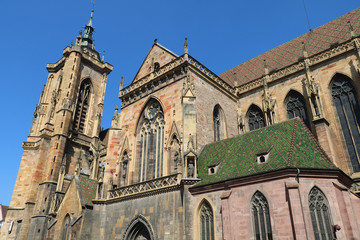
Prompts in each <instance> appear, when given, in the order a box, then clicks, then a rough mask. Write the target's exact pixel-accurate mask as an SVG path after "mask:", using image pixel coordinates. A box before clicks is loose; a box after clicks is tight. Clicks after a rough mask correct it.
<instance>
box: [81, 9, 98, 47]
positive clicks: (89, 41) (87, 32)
mask: <svg viewBox="0 0 360 240" xmlns="http://www.w3.org/2000/svg"><path fill="white" fill-rule="evenodd" d="M93 15H94V9H92V10H91V15H90V19H89V22H88V24H87V25H86V26H85V27H84V36H83V38H82V43H81V46H85V47H89V48H91V49H95V47H94V40H93V38H92V35H93V32H94V27H93V21H92V19H93Z"/></svg>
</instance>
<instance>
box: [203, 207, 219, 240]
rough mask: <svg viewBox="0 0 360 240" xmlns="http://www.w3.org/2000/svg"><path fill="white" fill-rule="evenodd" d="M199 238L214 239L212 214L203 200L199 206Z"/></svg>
mask: <svg viewBox="0 0 360 240" xmlns="http://www.w3.org/2000/svg"><path fill="white" fill-rule="evenodd" d="M200 231H201V232H200V233H201V238H200V239H201V240H214V239H215V232H214V214H213V210H212V208H211V206H210V204H209V203H207V202H204V203H203V204H202V205H201V208H200Z"/></svg>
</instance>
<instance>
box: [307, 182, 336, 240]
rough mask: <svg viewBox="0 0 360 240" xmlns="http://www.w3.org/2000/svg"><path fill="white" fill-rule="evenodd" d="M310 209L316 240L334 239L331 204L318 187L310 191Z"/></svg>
mask: <svg viewBox="0 0 360 240" xmlns="http://www.w3.org/2000/svg"><path fill="white" fill-rule="evenodd" d="M309 207H310V215H311V222H312V225H313V229H314V235H315V240H318V239H319V240H332V239H334V237H333V233H332V227H331V217H330V212H329V203H328V201H327V199H326V197H325V195H324V193H323V192H322V191H320V189H318V188H317V187H313V188H312V189H311V191H310V194H309Z"/></svg>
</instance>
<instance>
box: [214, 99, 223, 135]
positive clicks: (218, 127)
mask: <svg viewBox="0 0 360 240" xmlns="http://www.w3.org/2000/svg"><path fill="white" fill-rule="evenodd" d="M213 120H214V140H215V141H220V140H222V139H224V138H226V126H225V116H224V111H223V110H222V108H221V107H220V105H219V104H216V105H215V107H214V111H213Z"/></svg>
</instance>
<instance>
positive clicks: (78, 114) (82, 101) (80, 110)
mask: <svg viewBox="0 0 360 240" xmlns="http://www.w3.org/2000/svg"><path fill="white" fill-rule="evenodd" d="M90 93H91V83H90V80H89V79H86V80H84V81H83V82H82V83H81V86H80V91H79V95H78V99H77V104H76V109H75V117H74V125H73V129H74V130H76V131H78V132H81V133H82V132H84V128H85V121H86V114H87V112H88V109H89V103H90Z"/></svg>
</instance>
